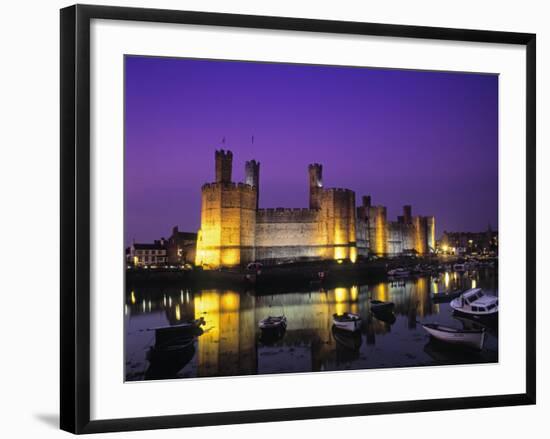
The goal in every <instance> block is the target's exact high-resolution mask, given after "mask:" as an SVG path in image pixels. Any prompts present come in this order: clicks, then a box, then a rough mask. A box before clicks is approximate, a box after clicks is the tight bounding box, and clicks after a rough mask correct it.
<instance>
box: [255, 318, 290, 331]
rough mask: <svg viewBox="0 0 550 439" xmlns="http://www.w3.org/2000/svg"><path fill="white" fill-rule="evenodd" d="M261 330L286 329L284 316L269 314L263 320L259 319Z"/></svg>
mask: <svg viewBox="0 0 550 439" xmlns="http://www.w3.org/2000/svg"><path fill="white" fill-rule="evenodd" d="M258 326H259V327H260V329H261V330H262V331H284V330H286V317H285V316H284V315H283V316H276V317H274V316H269V317H267V318H265V319H263V320H260V323H259V324H258Z"/></svg>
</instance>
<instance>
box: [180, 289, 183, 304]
mask: <svg viewBox="0 0 550 439" xmlns="http://www.w3.org/2000/svg"><path fill="white" fill-rule="evenodd" d="M180 302H181V303H183V290H181V291H180Z"/></svg>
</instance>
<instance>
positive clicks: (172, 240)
mask: <svg viewBox="0 0 550 439" xmlns="http://www.w3.org/2000/svg"><path fill="white" fill-rule="evenodd" d="M196 249H197V234H196V233H191V232H180V231H179V229H178V226H174V228H173V229H172V235H170V237H169V238H168V240H167V242H166V251H167V257H168V264H169V265H181V264H186V263H190V264H193V263H195V255H196Z"/></svg>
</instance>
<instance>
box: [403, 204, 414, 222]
mask: <svg viewBox="0 0 550 439" xmlns="http://www.w3.org/2000/svg"><path fill="white" fill-rule="evenodd" d="M403 223H404V224H411V223H412V206H411V205H410V204H406V205H405V206H403Z"/></svg>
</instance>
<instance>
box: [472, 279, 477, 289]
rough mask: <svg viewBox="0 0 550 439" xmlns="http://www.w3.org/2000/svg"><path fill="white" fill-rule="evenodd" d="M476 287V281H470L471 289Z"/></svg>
mask: <svg viewBox="0 0 550 439" xmlns="http://www.w3.org/2000/svg"><path fill="white" fill-rule="evenodd" d="M476 287H477V281H476V280H475V279H472V288H476Z"/></svg>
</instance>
